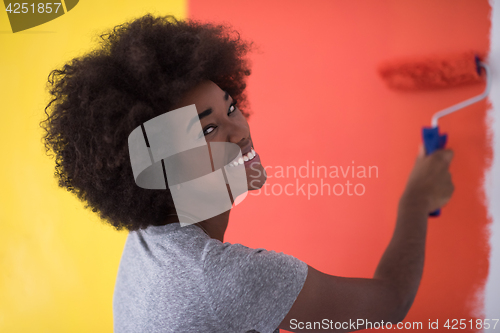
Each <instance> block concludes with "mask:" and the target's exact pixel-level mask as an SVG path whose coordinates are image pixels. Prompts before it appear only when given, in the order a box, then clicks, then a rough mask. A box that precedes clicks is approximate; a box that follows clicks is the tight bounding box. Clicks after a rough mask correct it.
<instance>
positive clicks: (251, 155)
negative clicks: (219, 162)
mask: <svg viewBox="0 0 500 333" xmlns="http://www.w3.org/2000/svg"><path fill="white" fill-rule="evenodd" d="M256 156H257V153H256V152H255V150H253V147H252V149H250V151H249V152H248V153H246V154H245V155H243V156H242V157H240V158H235V159H234V160H233V161H231V162H230V163H229V166H230V167H234V166H237V165H239V164H248V163H247V162H250V161H251V160H253V159H254V158H255V157H256Z"/></svg>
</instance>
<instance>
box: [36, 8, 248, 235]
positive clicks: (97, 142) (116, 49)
mask: <svg viewBox="0 0 500 333" xmlns="http://www.w3.org/2000/svg"><path fill="white" fill-rule="evenodd" d="M253 48H254V43H253V42H251V41H246V40H242V39H241V37H240V34H239V33H238V32H237V31H235V30H232V28H231V27H230V26H228V25H227V24H225V25H224V24H214V23H201V22H199V21H195V20H178V19H176V18H175V17H174V16H171V15H168V16H153V15H151V14H148V15H145V16H143V17H141V18H139V19H136V20H133V21H130V22H127V23H125V24H122V25H119V26H116V27H115V28H114V29H112V30H110V31H108V32H106V33H104V34H102V35H100V39H99V47H98V48H96V49H95V50H93V51H91V52H89V53H88V54H86V55H84V56H81V57H78V58H75V59H73V60H71V61H69V62H68V63H67V64H65V65H64V66H62V68H61V69H56V70H53V71H52V72H51V73H50V75H49V77H48V84H47V86H48V90H49V92H50V95H51V101H50V103H49V104H48V105H47V107H46V108H45V114H46V116H47V117H46V119H45V120H43V121H42V122H40V126H41V127H42V128H43V129H44V130H45V132H46V133H45V134H44V136H43V143H44V146H45V151H46V153H47V154H48V152H49V151H50V150H52V151H53V153H54V154H55V163H56V166H55V176H56V178H57V179H58V182H59V186H60V187H64V188H66V189H67V190H68V191H70V192H72V193H74V194H76V196H77V197H78V198H79V199H80V200H81V201H82V202H84V203H85V208H91V209H92V211H93V212H96V213H98V214H99V216H100V218H101V219H102V220H104V221H105V222H107V223H110V224H111V225H113V226H114V228H115V229H116V230H122V229H123V228H125V229H127V230H129V231H133V230H138V229H144V228H146V227H148V226H149V225H162V224H165V219H166V217H167V216H168V215H169V214H173V213H175V209H174V205H173V201H172V196H171V194H170V191H168V189H167V190H150V189H143V188H140V187H139V186H137V185H136V184H135V181H134V176H133V173H132V167H131V163H130V157H129V150H128V136H129V134H130V132H131V131H132V130H133V129H134V128H136V127H137V126H139V125H140V124H142V123H144V122H145V121H147V120H149V119H151V118H154V117H156V116H158V115H160V114H163V113H165V112H166V111H168V110H171V108H172V107H173V106H175V105H176V104H177V103H178V102H179V101H180V99H181V97H182V95H183V94H184V93H186V92H187V91H188V90H190V89H192V88H193V87H195V86H196V85H197V84H199V83H201V82H202V81H205V80H211V81H213V82H214V83H216V84H217V85H218V86H219V87H220V88H221V89H223V90H225V91H227V92H228V93H229V94H230V95H231V96H232V97H233V98H234V99H235V100H238V104H239V105H240V106H241V108H240V109H241V110H242V112H243V114H244V115H245V116H246V117H248V116H249V113H248V112H245V111H244V110H245V109H246V106H247V101H246V94H245V92H244V90H245V87H246V83H245V80H246V77H247V76H249V75H250V73H251V71H250V64H249V60H248V59H245V57H244V56H245V55H246V54H247V53H248V52H249V51H251V50H253ZM54 154H49V155H52V157H53V156H54Z"/></svg>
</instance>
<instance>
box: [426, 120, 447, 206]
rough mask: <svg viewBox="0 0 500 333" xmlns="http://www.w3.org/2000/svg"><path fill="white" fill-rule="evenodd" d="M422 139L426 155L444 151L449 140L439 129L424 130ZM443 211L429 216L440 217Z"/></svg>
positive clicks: (427, 128)
mask: <svg viewBox="0 0 500 333" xmlns="http://www.w3.org/2000/svg"><path fill="white" fill-rule="evenodd" d="M422 139H423V140H424V147H425V153H426V155H429V154H432V153H433V152H435V151H436V150H438V149H443V148H444V146H445V145H446V140H447V139H448V135H447V134H439V127H438V126H436V127H424V128H423V129H422ZM440 214H441V209H438V210H436V211H434V212H432V213H429V216H439V215H440Z"/></svg>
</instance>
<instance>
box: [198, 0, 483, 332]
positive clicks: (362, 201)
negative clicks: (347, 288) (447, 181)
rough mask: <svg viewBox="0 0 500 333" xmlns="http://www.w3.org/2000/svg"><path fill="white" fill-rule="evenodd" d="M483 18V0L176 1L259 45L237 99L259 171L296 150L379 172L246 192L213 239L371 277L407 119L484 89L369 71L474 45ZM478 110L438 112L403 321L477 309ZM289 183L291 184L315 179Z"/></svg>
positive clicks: (299, 157)
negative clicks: (426, 210) (443, 152)
mask: <svg viewBox="0 0 500 333" xmlns="http://www.w3.org/2000/svg"><path fill="white" fill-rule="evenodd" d="M489 15H490V7H489V5H488V2H487V0H468V1H458V0H440V1H435V0H425V1H418V2H417V1H409V0H404V1H401V0H391V1H370V0H357V1H332V0H328V1H326V0H325V1H319V0H317V1H293V2H292V1H263V0H253V1H227V0H217V1H207V0H190V1H189V17H190V18H195V19H200V20H209V21H215V22H221V21H222V22H227V23H230V24H232V25H233V26H234V28H235V29H237V30H238V31H239V32H240V33H241V35H242V37H243V38H249V39H252V40H254V41H255V42H256V43H257V44H258V45H260V48H261V50H262V51H263V52H262V53H261V54H257V53H255V54H252V55H251V60H252V63H253V74H252V75H251V76H250V78H249V81H248V96H249V101H250V105H251V108H252V111H253V112H254V113H253V115H252V117H251V118H250V126H251V131H252V137H253V139H254V143H255V150H256V151H257V152H258V153H259V155H260V156H261V160H262V163H263V165H264V166H270V167H272V168H271V169H270V170H269V174H270V175H271V176H273V175H275V174H274V173H275V171H276V166H284V167H286V166H293V165H295V166H296V167H299V166H302V165H306V161H308V160H309V165H311V164H312V161H314V165H325V166H327V167H329V166H343V167H344V168H345V167H347V166H351V165H353V163H352V161H354V165H356V166H365V167H368V166H377V167H378V171H379V172H378V178H375V177H373V174H372V178H371V179H360V178H352V177H348V178H347V179H344V178H342V176H341V178H339V179H331V178H330V179H324V182H328V183H329V184H331V185H334V184H336V183H341V184H345V183H346V181H347V180H349V181H350V182H351V183H354V184H357V183H361V184H363V185H364V187H365V193H364V195H361V196H357V195H353V196H348V195H346V194H345V193H344V194H343V195H340V196H335V195H329V196H328V195H323V196H321V195H317V196H314V197H311V198H310V200H308V198H307V196H304V195H295V194H296V192H295V191H294V195H292V196H287V195H285V194H281V195H265V193H264V192H261V193H260V195H254V194H255V193H252V195H249V196H248V197H247V199H246V200H245V201H244V202H243V203H242V204H240V205H239V206H237V208H236V209H234V210H233V211H232V212H231V219H230V226H229V229H228V232H227V236H226V239H225V240H226V241H229V242H232V243H242V244H244V245H247V246H250V247H263V248H266V249H269V250H276V251H283V252H285V253H288V254H291V255H293V256H295V257H297V258H299V259H301V260H303V261H305V262H307V263H308V264H309V265H311V266H313V267H315V268H316V269H319V270H321V271H323V272H326V273H329V274H333V275H340V276H351V277H371V276H372V274H373V272H374V270H375V267H376V265H377V263H378V260H379V259H380V257H381V255H382V252H383V251H384V249H385V246H386V245H387V244H388V242H389V239H390V237H391V234H392V230H393V227H394V223H395V219H396V206H397V202H398V199H399V196H400V194H401V193H402V191H403V189H404V186H405V183H406V179H407V176H408V174H409V172H410V170H411V167H412V165H413V162H414V159H415V156H416V153H417V150H418V145H419V144H420V130H421V127H422V126H424V125H425V126H427V125H429V124H430V119H431V115H432V114H433V113H434V112H436V111H439V110H440V109H443V108H445V107H447V106H449V105H452V104H454V103H456V102H459V101H461V100H463V99H466V98H468V97H470V96H473V95H475V94H478V93H480V92H481V91H482V90H483V89H484V85H482V84H480V85H475V86H468V87H461V88H453V89H445V90H437V91H428V92H396V91H392V90H389V89H388V88H386V87H385V85H384V83H383V82H382V81H381V79H380V78H379V77H378V74H377V71H376V68H377V66H378V65H379V64H380V63H381V62H383V61H385V60H390V59H393V58H397V57H400V56H421V55H428V54H437V55H440V54H448V53H450V52H461V51H468V50H476V51H478V52H483V53H487V51H488V48H489V28H490V21H489ZM486 109H487V104H486V102H481V103H479V104H477V105H474V106H472V107H469V108H468V109H467V110H464V111H462V112H459V113H457V114H455V115H453V116H450V117H448V118H445V119H444V120H443V121H442V122H441V123H440V126H441V128H442V130H443V131H445V132H448V133H449V147H451V148H452V149H453V150H454V151H455V159H454V161H453V164H452V167H451V172H452V175H453V179H454V183H455V185H456V190H455V194H454V196H453V198H452V200H451V202H450V203H449V204H448V205H447V206H446V207H445V208H444V209H443V210H442V216H441V217H439V218H437V219H432V220H431V221H430V226H429V235H428V246H427V258H426V263H425V269H424V276H423V280H422V284H421V288H420V290H419V293H418V295H417V298H416V300H415V303H414V305H413V307H412V309H411V311H410V313H409V315H408V316H407V318H406V320H405V321H421V322H423V323H424V325H426V323H427V322H428V320H429V319H431V320H436V319H439V320H440V321H443V322H444V321H446V319H453V318H456V319H466V320H469V319H471V318H476V317H480V316H481V315H482V309H483V305H482V302H481V299H480V298H479V299H478V298H477V297H476V295H477V293H478V292H479V295H481V291H482V288H483V286H484V283H485V279H486V277H487V272H488V254H489V249H488V246H487V244H488V243H487V236H488V235H487V225H488V223H489V220H488V218H487V215H486V212H487V211H486V208H485V205H484V193H483V191H482V187H481V186H482V181H483V173H484V170H485V169H486V167H487V166H488V163H489V162H488V160H489V158H491V151H490V149H489V148H488V144H487V136H486V125H485V114H486ZM298 180H299V182H300V184H302V183H306V185H305V190H306V189H307V183H309V184H317V185H319V184H320V180H319V179H318V178H314V179H311V178H309V179H302V178H299V179H298ZM296 181H297V180H296V179H295V178H276V177H274V178H269V179H268V184H269V185H267V186H268V193H270V192H271V191H270V190H271V186H273V185H274V186H275V187H274V189H275V193H276V192H277V191H278V190H279V188H280V187H281V188H283V187H284V186H285V185H286V184H288V183H291V184H293V186H289V191H292V188H293V189H294V190H295V189H296V185H295V184H296ZM276 184H277V185H276ZM338 189H339V188H337V190H338ZM358 189H359V188H358ZM289 193H290V192H289ZM331 319H335V318H334V314H332V318H331ZM424 327H425V326H424Z"/></svg>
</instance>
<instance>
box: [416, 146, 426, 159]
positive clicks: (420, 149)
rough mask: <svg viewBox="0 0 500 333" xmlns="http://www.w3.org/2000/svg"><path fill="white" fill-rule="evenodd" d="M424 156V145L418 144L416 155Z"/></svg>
mask: <svg viewBox="0 0 500 333" xmlns="http://www.w3.org/2000/svg"><path fill="white" fill-rule="evenodd" d="M423 156H425V148H424V145H422V144H420V146H419V147H418V157H423Z"/></svg>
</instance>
